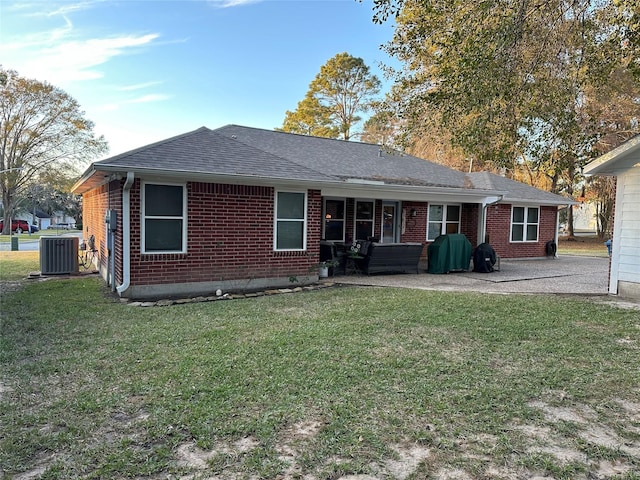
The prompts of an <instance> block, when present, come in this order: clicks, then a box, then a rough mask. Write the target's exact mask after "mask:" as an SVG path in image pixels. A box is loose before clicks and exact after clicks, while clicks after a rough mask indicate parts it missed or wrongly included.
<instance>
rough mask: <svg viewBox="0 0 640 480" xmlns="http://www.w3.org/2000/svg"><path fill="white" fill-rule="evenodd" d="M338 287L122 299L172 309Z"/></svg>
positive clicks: (136, 304) (134, 304)
mask: <svg viewBox="0 0 640 480" xmlns="http://www.w3.org/2000/svg"><path fill="white" fill-rule="evenodd" d="M334 285H336V283H334V282H323V283H314V284H312V285H307V286H304V287H295V288H278V289H273V290H264V291H259V292H251V293H224V294H222V295H211V296H207V297H205V296H199V297H192V298H177V299H169V298H166V299H161V300H152V301H137V300H133V301H132V300H129V299H127V298H122V299H121V302H122V303H125V304H126V305H129V306H131V307H170V306H172V305H185V304H190V303H204V302H219V301H222V300H240V299H245V298H257V297H265V296H270V295H281V294H285V293H297V292H309V291H313V290H319V289H322V288H328V287H333V286H334Z"/></svg>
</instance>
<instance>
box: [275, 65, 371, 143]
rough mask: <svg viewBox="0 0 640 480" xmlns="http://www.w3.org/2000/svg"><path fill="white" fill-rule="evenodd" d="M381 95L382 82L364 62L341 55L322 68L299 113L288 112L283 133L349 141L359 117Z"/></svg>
mask: <svg viewBox="0 0 640 480" xmlns="http://www.w3.org/2000/svg"><path fill="white" fill-rule="evenodd" d="M379 91H380V80H378V78H377V77H376V76H375V75H373V74H371V73H370V71H369V67H368V66H366V65H365V63H364V60H362V59H361V58H356V57H352V56H351V55H349V54H348V53H346V52H344V53H339V54H337V55H336V56H335V57H333V58H331V59H329V60H328V61H327V63H325V64H324V65H323V66H322V67H320V72H319V73H318V74H317V75H316V77H315V78H314V79H313V81H312V82H311V84H310V85H309V91H308V92H307V94H306V96H305V98H304V99H303V100H302V101H301V102H299V103H298V108H297V110H296V111H294V112H290V111H287V113H286V117H285V120H284V123H283V126H282V129H281V130H282V131H285V132H293V133H303V134H306V135H318V136H323V137H329V138H342V139H343V140H349V139H350V138H351V136H352V135H353V132H352V131H353V128H354V126H355V125H356V124H357V123H358V122H359V121H360V120H361V117H360V116H359V113H362V112H366V111H368V110H369V109H370V108H371V106H372V104H373V103H374V101H375V96H376V95H378V93H379Z"/></svg>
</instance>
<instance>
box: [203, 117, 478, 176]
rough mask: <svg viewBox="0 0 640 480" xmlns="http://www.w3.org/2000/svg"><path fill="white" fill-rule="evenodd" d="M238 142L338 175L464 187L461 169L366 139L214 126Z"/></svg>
mask: <svg viewBox="0 0 640 480" xmlns="http://www.w3.org/2000/svg"><path fill="white" fill-rule="evenodd" d="M215 132H216V133H220V134H221V135H225V136H226V137H227V138H232V139H234V140H236V141H238V142H240V143H243V144H246V145H250V146H252V147H255V148H258V149H260V150H262V151H265V152H268V153H270V154H273V155H276V156H278V157H282V158H287V159H289V160H291V161H293V162H295V163H296V164H298V165H303V166H305V167H307V168H310V169H313V170H317V171H320V172H324V173H326V174H328V175H331V176H334V177H338V178H341V179H346V178H358V179H364V180H374V181H384V182H385V183H391V184H400V185H425V186H427V185H429V186H439V187H453V188H468V185H466V184H465V175H464V173H462V172H458V171H456V170H452V169H450V168H447V167H444V166H442V165H438V164H436V163H433V162H428V161H425V160H423V159H421V158H417V157H414V156H411V155H406V154H404V153H402V152H398V151H393V150H388V149H384V148H382V147H380V146H379V145H374V144H370V143H360V142H353V141H345V140H334V139H329V138H321V137H310V136H307V135H298V134H291V133H284V132H274V131H270V130H262V129H258V128H249V127H241V126H238V125H227V126H225V127H222V128H219V129H217V130H215Z"/></svg>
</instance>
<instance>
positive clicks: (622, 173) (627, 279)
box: [584, 135, 640, 299]
mask: <svg viewBox="0 0 640 480" xmlns="http://www.w3.org/2000/svg"><path fill="white" fill-rule="evenodd" d="M584 173H586V174H590V175H613V176H615V177H616V179H617V180H616V203H615V214H614V221H613V245H612V251H611V268H610V275H609V293H611V294H614V295H621V296H626V297H632V298H639V299H640V135H636V136H635V137H633V138H631V139H630V140H628V141H626V142H625V143H623V144H622V145H620V146H619V147H617V148H614V149H613V150H611V151H610V152H609V153H606V154H604V155H602V156H601V157H599V158H597V159H596V160H594V161H593V162H591V163H590V164H589V165H587V166H586V167H585V169H584Z"/></svg>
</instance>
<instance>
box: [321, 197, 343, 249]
mask: <svg viewBox="0 0 640 480" xmlns="http://www.w3.org/2000/svg"><path fill="white" fill-rule="evenodd" d="M344 211H345V209H344V200H325V201H324V236H323V238H324V239H325V240H330V241H332V242H342V241H344Z"/></svg>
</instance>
